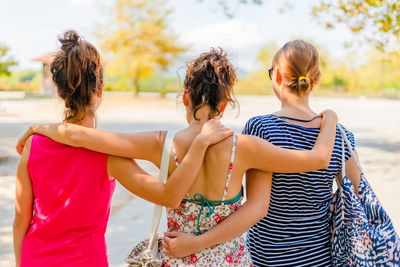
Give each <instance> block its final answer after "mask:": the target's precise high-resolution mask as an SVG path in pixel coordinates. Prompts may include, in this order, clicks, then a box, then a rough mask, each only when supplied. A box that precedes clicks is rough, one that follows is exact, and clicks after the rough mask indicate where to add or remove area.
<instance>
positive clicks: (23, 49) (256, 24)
mask: <svg viewBox="0 0 400 267" xmlns="http://www.w3.org/2000/svg"><path fill="white" fill-rule="evenodd" d="M228 1H232V2H235V3H236V2H239V0H228ZM216 2H218V1H213V0H202V1H201V2H200V0H169V1H168V5H169V6H170V7H171V9H172V10H173V13H172V14H171V15H170V17H169V24H170V26H171V27H172V28H173V29H174V31H175V33H176V34H177V35H179V39H180V40H181V42H182V43H183V44H186V45H188V46H189V47H190V50H189V51H188V53H187V55H185V58H186V60H187V59H190V58H193V57H195V56H196V55H197V54H199V53H201V52H204V51H207V50H208V49H209V48H210V47H211V46H221V47H223V48H225V49H226V50H227V51H228V53H229V54H230V56H231V58H232V59H233V61H234V63H235V64H237V65H238V66H239V68H241V69H244V70H251V69H253V68H254V60H255V57H256V55H257V54H258V52H259V50H260V48H261V46H262V45H263V44H266V43H269V42H275V43H277V45H278V46H281V45H283V44H284V43H285V42H287V41H289V40H291V39H294V38H302V39H307V40H310V39H311V40H313V41H314V42H315V43H317V44H318V45H321V46H323V47H325V48H326V49H327V50H328V51H329V54H330V55H331V56H333V57H338V56H341V55H344V54H345V52H346V50H345V48H344V46H343V44H344V42H349V41H352V40H353V39H354V37H353V35H352V34H351V33H350V32H349V31H348V30H347V29H346V28H345V27H343V26H338V27H337V28H336V29H335V30H329V31H328V30H326V29H324V27H322V26H321V25H319V24H318V23H317V22H316V20H315V19H314V18H313V17H312V14H311V11H312V6H313V4H315V3H318V2H319V0H286V1H281V0H264V2H265V3H264V4H263V5H262V6H257V5H252V4H251V5H247V6H245V5H237V7H236V8H235V10H236V11H235V12H234V13H235V17H234V18H232V19H230V18H227V17H226V16H225V15H224V13H223V11H222V8H221V7H220V6H218V5H217V4H216ZM285 3H289V4H290V5H291V7H286V5H285ZM0 7H1V9H0V42H2V43H5V44H6V45H7V46H9V47H10V48H11V54H12V55H13V56H14V58H15V59H17V61H18V62H19V63H20V64H19V66H18V69H25V68H33V69H40V68H41V64H40V63H38V62H33V61H32V59H33V58H35V57H38V56H40V55H42V54H44V53H47V52H49V51H52V50H55V49H56V48H57V47H58V44H57V35H59V34H60V33H62V32H63V31H64V30H65V29H71V28H73V29H75V30H77V31H78V32H79V33H80V34H81V35H82V36H84V37H85V39H87V40H89V41H90V42H92V43H93V44H95V45H96V44H97V42H96V39H95V38H94V36H93V32H94V30H95V27H96V26H98V25H99V23H101V22H104V20H105V16H104V14H105V13H103V12H104V11H102V9H101V8H99V2H97V1H96V0H57V1H55V0H37V1H32V0H15V1H14V0H0ZM285 7H286V8H285ZM282 8H284V9H285V11H284V12H280V10H281V9H282Z"/></svg>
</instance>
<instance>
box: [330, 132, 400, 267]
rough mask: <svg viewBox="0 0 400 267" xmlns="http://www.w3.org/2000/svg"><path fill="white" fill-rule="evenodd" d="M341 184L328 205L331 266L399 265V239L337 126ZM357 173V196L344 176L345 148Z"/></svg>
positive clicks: (348, 143)
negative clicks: (339, 142) (352, 158)
mask: <svg viewBox="0 0 400 267" xmlns="http://www.w3.org/2000/svg"><path fill="white" fill-rule="evenodd" d="M338 127H339V129H340V132H341V135H342V181H341V184H340V183H338V186H339V188H338V190H337V191H336V193H335V194H334V197H333V200H332V205H331V212H332V213H331V222H332V225H331V243H332V260H333V266H400V239H399V236H398V235H397V233H396V231H395V229H394V227H393V224H392V221H391V220H390V218H389V216H388V214H387V213H386V212H385V210H384V209H383V207H382V205H381V203H380V202H379V200H378V199H377V197H376V195H375V193H374V192H373V190H372V188H371V186H370V185H369V183H368V181H367V180H366V178H365V177H364V173H363V171H362V168H361V166H360V163H359V161H358V159H357V156H356V155H355V153H354V151H353V150H352V148H351V145H350V142H349V140H348V139H347V136H346V133H345V132H344V130H343V128H342V127H341V125H339V126H338ZM346 145H347V147H348V149H349V150H350V151H351V153H352V155H353V157H354V160H355V162H356V164H357V167H358V168H359V170H360V172H361V177H360V185H359V188H358V196H357V194H356V192H355V189H354V186H353V184H352V182H351V181H350V179H349V178H348V177H346V172H345V170H346V167H345V164H346V160H345V147H346Z"/></svg>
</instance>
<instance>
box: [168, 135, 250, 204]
mask: <svg viewBox="0 0 400 267" xmlns="http://www.w3.org/2000/svg"><path fill="white" fill-rule="evenodd" d="M193 138H194V136H191V134H188V132H187V131H186V129H185V130H182V131H180V132H178V133H177V134H176V135H175V139H174V147H175V150H176V156H177V159H178V161H179V162H180V160H182V159H183V158H184V156H185V155H186V153H187V151H188V149H189V147H190V145H191V142H192V140H193ZM232 146H233V137H229V138H227V139H225V140H223V141H222V142H220V143H217V144H215V145H212V146H210V147H209V148H208V150H207V152H206V155H205V157H204V161H203V166H202V167H201V169H200V172H199V175H198V177H197V178H196V181H195V183H194V184H193V186H192V187H191V189H190V190H189V192H188V193H189V195H190V197H193V196H194V194H196V193H201V194H202V195H203V196H204V197H205V198H206V199H208V200H221V199H222V196H223V194H224V189H225V185H226V181H227V177H228V172H229V168H230V162H231V156H232ZM233 153H234V160H233V164H232V174H231V179H230V182H229V185H228V190H227V194H226V199H231V198H233V197H235V196H236V195H237V194H238V193H239V192H240V189H241V185H242V178H243V174H244V171H245V170H243V168H240V167H238V166H236V165H237V162H238V156H239V158H241V156H240V150H238V149H237V148H236V151H235V152H233ZM238 165H241V164H238ZM169 167H170V173H172V172H173V171H174V170H175V169H176V167H177V166H176V161H175V158H174V153H171V160H170V166H169Z"/></svg>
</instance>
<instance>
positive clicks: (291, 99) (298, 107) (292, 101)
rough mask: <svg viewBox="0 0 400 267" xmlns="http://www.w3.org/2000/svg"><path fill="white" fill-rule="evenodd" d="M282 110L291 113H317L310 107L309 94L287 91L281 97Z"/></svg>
mask: <svg viewBox="0 0 400 267" xmlns="http://www.w3.org/2000/svg"><path fill="white" fill-rule="evenodd" d="M281 111H282V112H284V113H289V114H292V115H293V114H298V115H308V114H315V112H313V111H312V109H311V108H310V103H309V95H308V94H307V95H303V96H298V95H295V94H293V93H287V94H285V95H284V97H282V98H281Z"/></svg>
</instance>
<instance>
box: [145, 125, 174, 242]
mask: <svg viewBox="0 0 400 267" xmlns="http://www.w3.org/2000/svg"><path fill="white" fill-rule="evenodd" d="M172 142H173V135H172V133H170V132H167V134H166V136H165V141H164V147H163V152H162V155H161V164H160V174H159V177H158V179H159V180H160V181H161V182H163V183H165V182H166V181H167V177H168V167H169V158H170V155H171V147H172ZM162 209H163V207H162V206H160V205H157V204H154V212H153V220H152V223H151V228H150V237H149V243H148V246H147V248H146V249H150V250H152V249H153V248H154V247H155V245H156V244H157V240H158V227H159V225H160V220H161V216H162Z"/></svg>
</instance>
